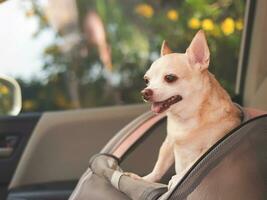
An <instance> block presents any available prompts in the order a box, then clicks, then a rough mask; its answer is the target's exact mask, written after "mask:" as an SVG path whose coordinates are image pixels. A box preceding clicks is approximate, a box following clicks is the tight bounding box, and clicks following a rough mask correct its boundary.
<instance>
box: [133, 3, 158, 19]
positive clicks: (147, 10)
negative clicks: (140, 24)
mask: <svg viewBox="0 0 267 200" xmlns="http://www.w3.org/2000/svg"><path fill="white" fill-rule="evenodd" d="M135 12H136V13H137V14H139V15H141V16H143V17H146V18H150V17H152V16H153V14H154V9H153V8H152V7H151V6H150V5H148V4H145V3H142V4H138V5H137V6H136V7H135Z"/></svg>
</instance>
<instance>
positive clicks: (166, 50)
mask: <svg viewBox="0 0 267 200" xmlns="http://www.w3.org/2000/svg"><path fill="white" fill-rule="evenodd" d="M170 53H172V50H171V49H170V47H169V45H168V42H167V41H166V40H163V42H162V45H161V50H160V55H161V56H165V55H167V54H170Z"/></svg>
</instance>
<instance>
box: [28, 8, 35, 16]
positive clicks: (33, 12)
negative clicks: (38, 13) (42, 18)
mask: <svg viewBox="0 0 267 200" xmlns="http://www.w3.org/2000/svg"><path fill="white" fill-rule="evenodd" d="M34 14H35V11H34V9H30V10H28V11H27V12H26V16H27V17H32V16H33V15H34Z"/></svg>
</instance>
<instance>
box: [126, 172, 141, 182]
mask: <svg viewBox="0 0 267 200" xmlns="http://www.w3.org/2000/svg"><path fill="white" fill-rule="evenodd" d="M123 175H125V176H129V177H131V178H134V179H137V180H138V179H142V177H140V176H138V175H137V174H134V173H131V172H124V173H123Z"/></svg>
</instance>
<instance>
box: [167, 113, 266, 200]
mask: <svg viewBox="0 0 267 200" xmlns="http://www.w3.org/2000/svg"><path fill="white" fill-rule="evenodd" d="M168 196H169V197H168V198H166V199H169V200H174V199H179V200H183V199H187V200H214V199H227V200H239V199H240V200H266V199H267V115H263V116H260V117H257V118H254V119H252V120H249V121H247V122H245V123H244V124H242V125H241V126H240V127H238V128H236V129H235V130H233V131H232V132H231V133H229V134H228V135H227V136H226V137H225V138H223V139H222V140H221V141H219V142H218V143H217V144H216V145H214V147H213V148H212V149H210V150H209V152H208V153H206V154H205V155H203V156H202V159H200V160H199V161H198V162H197V163H196V164H195V166H193V167H192V168H191V170H189V172H188V173H187V175H186V176H185V177H184V179H183V180H182V181H180V183H178V184H177V186H176V188H175V189H174V190H173V191H172V192H169V195H168Z"/></svg>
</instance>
